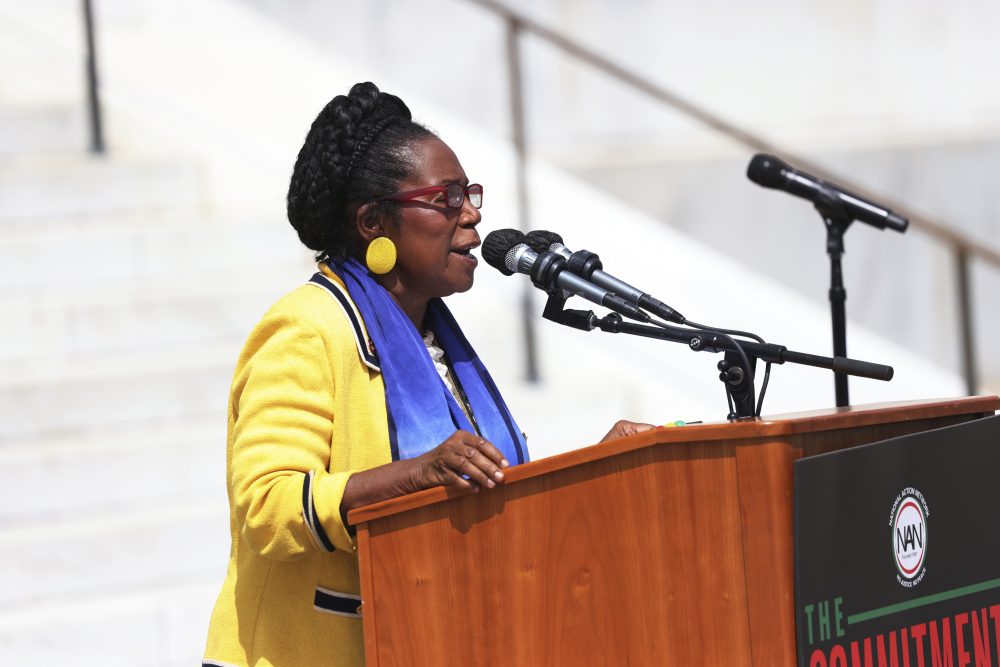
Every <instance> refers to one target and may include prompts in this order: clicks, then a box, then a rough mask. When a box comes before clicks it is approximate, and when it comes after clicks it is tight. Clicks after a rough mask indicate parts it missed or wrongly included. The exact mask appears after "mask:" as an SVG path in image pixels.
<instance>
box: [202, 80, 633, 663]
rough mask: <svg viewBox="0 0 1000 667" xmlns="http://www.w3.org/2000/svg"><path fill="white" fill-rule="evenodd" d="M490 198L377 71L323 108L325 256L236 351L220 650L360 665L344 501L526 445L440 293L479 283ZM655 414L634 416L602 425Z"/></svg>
mask: <svg viewBox="0 0 1000 667" xmlns="http://www.w3.org/2000/svg"><path fill="white" fill-rule="evenodd" d="M482 196H483V190H482V186H479V185H476V184H469V180H468V178H467V177H466V174H465V171H464V170H463V169H462V165H461V164H460V163H459V161H458V159H457V158H456V157H455V154H454V153H453V152H452V151H451V149H450V148H448V146H447V145H446V144H445V143H444V142H442V141H441V140H440V139H438V138H437V137H436V136H435V135H434V134H433V133H431V132H430V131H429V130H427V129H426V128H425V127H423V126H422V125H419V124H417V123H414V122H413V121H412V120H411V117H410V112H409V109H407V107H406V105H405V104H403V102H402V101H401V100H400V99H399V98H397V97H395V96H393V95H389V94H387V93H382V92H380V91H379V90H378V88H376V87H375V85H373V84H371V83H362V84H357V85H355V86H354V87H353V88H352V89H351V91H350V94H349V95H347V96H346V97H345V96H337V97H335V98H334V99H333V100H332V101H331V102H330V103H329V104H327V106H326V107H325V108H324V109H323V111H321V112H320V114H319V116H318V117H317V118H316V120H315V121H314V122H313V125H312V127H311V129H310V130H309V133H308V135H307V137H306V140H305V143H304V145H303V146H302V149H301V151H300V152H299V156H298V159H297V161H296V164H295V168H294V171H293V173H292V179H291V184H290V187H289V191H288V218H289V220H290V221H291V223H292V226H293V227H294V228H295V230H296V231H297V232H298V234H299V238H300V240H301V241H302V242H303V243H304V244H305V245H306V246H308V247H309V248H311V249H313V250H315V251H316V252H317V254H318V257H319V259H320V260H321V261H320V272H318V273H317V274H316V275H315V276H313V278H312V279H311V280H310V281H309V283H307V284H306V285H304V286H302V287H300V288H299V289H297V290H295V291H293V292H292V293H290V294H288V295H287V296H285V297H284V298H282V299H281V300H279V301H278V302H277V303H276V304H275V305H274V306H273V307H272V308H271V309H270V310H269V311H268V312H267V314H265V315H264V318H263V319H262V320H261V321H260V323H259V324H258V325H257V326H256V327H255V328H254V330H253V332H252V333H251V334H250V337H249V339H248V341H247V343H246V346H245V348H244V349H243V352H242V354H241V355H240V358H239V361H238V362H237V367H236V372H235V376H234V379H233V386H232V390H231V395H230V402H229V429H228V443H227V445H228V446H227V472H228V485H229V501H230V508H231V511H230V527H231V533H232V550H231V553H230V560H229V567H228V570H227V575H226V581H225V583H224V585H223V588H222V592H221V594H220V595H219V599H218V601H217V603H216V606H215V610H214V612H213V615H212V622H211V626H210V629H209V638H208V647H207V650H206V654H205V664H206V665H239V666H248V665H278V666H284V665H289V666H291V665H325V666H327V667H330V666H335V665H360V664H363V661H364V656H363V651H362V637H361V619H360V597H359V595H360V591H359V581H358V564H357V557H356V555H355V544H354V540H353V533H352V531H351V529H350V528H349V527H348V525H347V523H346V517H347V513H348V512H349V511H350V510H351V509H353V508H355V507H360V506H362V505H367V504H370V503H373V502H376V501H379V500H384V499H387V498H393V497H396V496H400V495H404V494H407V493H411V492H414V491H418V490H420V489H426V488H429V487H432V486H438V485H442V484H443V485H450V486H454V487H456V488H458V489H461V490H465V491H468V492H477V491H479V490H480V489H483V488H486V489H490V488H493V487H495V486H496V485H497V484H502V483H503V481H504V468H506V467H508V466H510V465H516V464H518V463H523V462H524V461H527V460H528V454H527V449H526V447H525V441H524V435H523V434H522V433H521V431H520V429H518V427H517V426H516V424H515V422H514V420H513V418H512V417H511V415H510V411H509V410H508V409H507V406H506V405H505V404H504V402H503V399H502V398H501V397H500V394H499V392H498V391H497V389H496V386H495V385H494V384H493V381H492V379H491V378H490V376H489V374H488V373H487V372H486V369H485V368H484V367H483V365H482V364H481V363H480V361H479V359H478V357H477V356H476V354H475V352H474V351H473V349H472V347H471V346H470V345H469V343H468V341H466V340H465V337H464V336H463V335H462V331H461V329H460V328H459V327H458V325H457V324H456V323H455V321H454V319H452V317H451V314H450V313H449V312H448V309H447V307H445V305H444V303H443V302H442V301H441V297H444V296H448V295H450V294H454V293H456V292H464V291H466V290H468V289H469V288H470V287H472V282H473V273H474V272H475V269H476V265H477V259H476V258H475V256H473V255H471V254H470V251H471V250H472V249H474V248H475V247H477V246H478V245H479V242H480V241H479V234H478V232H477V231H476V225H478V224H479V222H480V220H481V215H480V212H479V207H480V206H481V205H482ZM646 428H648V425H640V424H633V423H631V422H625V421H622V422H618V423H617V424H616V425H615V427H614V428H613V429H612V430H611V432H610V433H609V434H608V435H607V436H605V438H606V439H607V438H610V437H619V436H621V435H627V434H629V433H632V432H637V431H639V430H645V429H646Z"/></svg>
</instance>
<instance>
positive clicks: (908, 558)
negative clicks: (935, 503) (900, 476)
mask: <svg viewBox="0 0 1000 667" xmlns="http://www.w3.org/2000/svg"><path fill="white" fill-rule="evenodd" d="M929 515H930V510H929V509H928V508H927V501H926V500H925V499H924V494H922V493H920V491H918V490H917V489H914V488H913V487H909V486H908V487H906V488H905V489H903V490H902V492H901V493H900V494H899V495H898V496H896V500H895V502H893V503H892V510H891V511H890V512H889V525H890V526H891V527H892V558H893V561H894V562H895V563H896V581H898V582H899V584H900V585H901V586H904V587H906V588H911V587H913V586H916V585H917V584H919V583H920V582H921V581H923V579H924V575H925V574H927V568H926V567H924V562H925V561H926V560H927V517H928V516H929Z"/></svg>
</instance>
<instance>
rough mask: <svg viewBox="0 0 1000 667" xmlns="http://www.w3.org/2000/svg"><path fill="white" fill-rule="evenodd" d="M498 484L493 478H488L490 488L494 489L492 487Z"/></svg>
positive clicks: (487, 483)
mask: <svg viewBox="0 0 1000 667" xmlns="http://www.w3.org/2000/svg"><path fill="white" fill-rule="evenodd" d="M496 485H497V483H496V482H494V481H493V480H492V479H488V480H486V486H488V487H489V488H491V489H492V488H493V487H494V486H496Z"/></svg>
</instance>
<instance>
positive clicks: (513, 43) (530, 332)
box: [507, 17, 540, 382]
mask: <svg viewBox="0 0 1000 667" xmlns="http://www.w3.org/2000/svg"><path fill="white" fill-rule="evenodd" d="M520 32H521V25H520V23H519V22H518V20H517V19H515V18H513V17H508V18H507V82H508V91H509V96H510V128H511V139H512V141H513V143H514V170H515V174H514V177H515V183H516V184H517V185H516V188H517V214H518V216H517V217H518V227H519V228H520V229H521V231H524V232H527V231H528V230H529V229H530V219H529V217H530V212H529V210H528V176H527V167H528V160H527V140H526V138H525V131H524V85H523V82H522V79H521V51H520V45H519V43H518V40H519V37H520ZM533 291H534V287H533V286H532V285H531V283H528V282H524V287H523V292H522V293H521V321H522V332H523V335H524V350H525V360H524V361H525V379H527V381H528V382H538V381H539V380H540V374H539V372H538V349H537V341H536V339H535V313H534V308H533V304H532V296H533Z"/></svg>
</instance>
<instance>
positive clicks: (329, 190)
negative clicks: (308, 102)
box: [288, 81, 431, 251]
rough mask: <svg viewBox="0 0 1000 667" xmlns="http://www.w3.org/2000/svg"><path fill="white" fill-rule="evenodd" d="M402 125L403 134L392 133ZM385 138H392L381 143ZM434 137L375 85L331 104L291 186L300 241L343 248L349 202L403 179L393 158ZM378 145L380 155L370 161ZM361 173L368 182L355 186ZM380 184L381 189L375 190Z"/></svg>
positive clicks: (291, 214) (292, 218)
mask: <svg viewBox="0 0 1000 667" xmlns="http://www.w3.org/2000/svg"><path fill="white" fill-rule="evenodd" d="M397 126H398V127H399V128H400V129H399V130H398V131H393V132H388V131H387V128H390V127H397ZM383 133H386V134H389V135H391V136H387V137H385V138H384V139H382V140H379V135H380V134H383ZM430 134H431V133H430V132H429V131H428V130H427V129H426V128H424V127H423V126H420V125H418V124H416V123H413V121H412V116H411V115H410V109H409V108H408V107H407V106H406V104H404V103H403V100H401V99H399V98H398V97H396V96H395V95H392V94H389V93H384V92H382V91H380V90H379V89H378V86H376V85H375V84H374V83H372V82H370V81H366V82H364V83H357V84H355V85H354V86H352V87H351V90H350V92H348V94H347V95H337V96H336V97H334V98H333V99H332V100H330V101H329V102H328V103H327V104H326V106H324V107H323V110H322V111H320V113H319V115H318V116H317V117H316V120H314V121H313V124H312V126H311V127H310V128H309V133H308V134H307V135H306V139H305V142H304V143H303V145H302V148H301V149H300V150H299V155H298V158H297V159H296V161H295V168H294V169H293V171H292V178H291V182H290V183H289V187H288V220H289V222H291V223H292V226H293V227H295V229H296V231H297V232H298V234H299V239H300V240H301V241H302V242H303V243H304V244H305V245H306V246H308V247H309V248H312V249H313V250H318V251H329V250H330V249H331V248H342V247H343V246H344V244H345V242H346V238H347V236H346V235H347V234H348V233H349V232H348V231H347V230H346V229H345V227H346V224H345V220H342V219H341V218H342V217H343V215H345V214H346V213H347V211H346V208H347V203H348V202H349V201H351V200H352V198H354V199H361V200H362V201H364V200H365V198H367V197H369V196H370V195H371V193H372V191H373V190H378V189H381V190H382V191H383V192H384V191H386V190H385V188H386V184H387V182H389V181H393V180H395V181H398V180H399V179H401V178H402V177H403V176H402V175H401V171H405V167H406V165H405V164H404V160H403V158H402V157H400V156H399V155H395V154H392V155H390V153H393V151H395V150H396V149H398V147H399V146H400V145H401V144H403V143H405V142H407V141H410V140H412V139H413V138H415V137H417V136H426V135H430ZM376 141H378V142H379V145H380V149H379V150H378V151H376V152H377V153H378V154H377V155H370V156H368V153H369V151H370V149H371V147H372V145H373V143H374V142H376ZM366 156H368V157H367V159H366ZM359 170H363V171H365V172H366V176H365V177H364V178H363V179H362V180H364V181H366V182H365V183H361V184H356V183H354V181H355V180H356V176H357V174H356V172H357V171H359ZM375 172H377V173H375ZM376 181H378V182H380V183H381V184H380V185H377V186H376Z"/></svg>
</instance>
